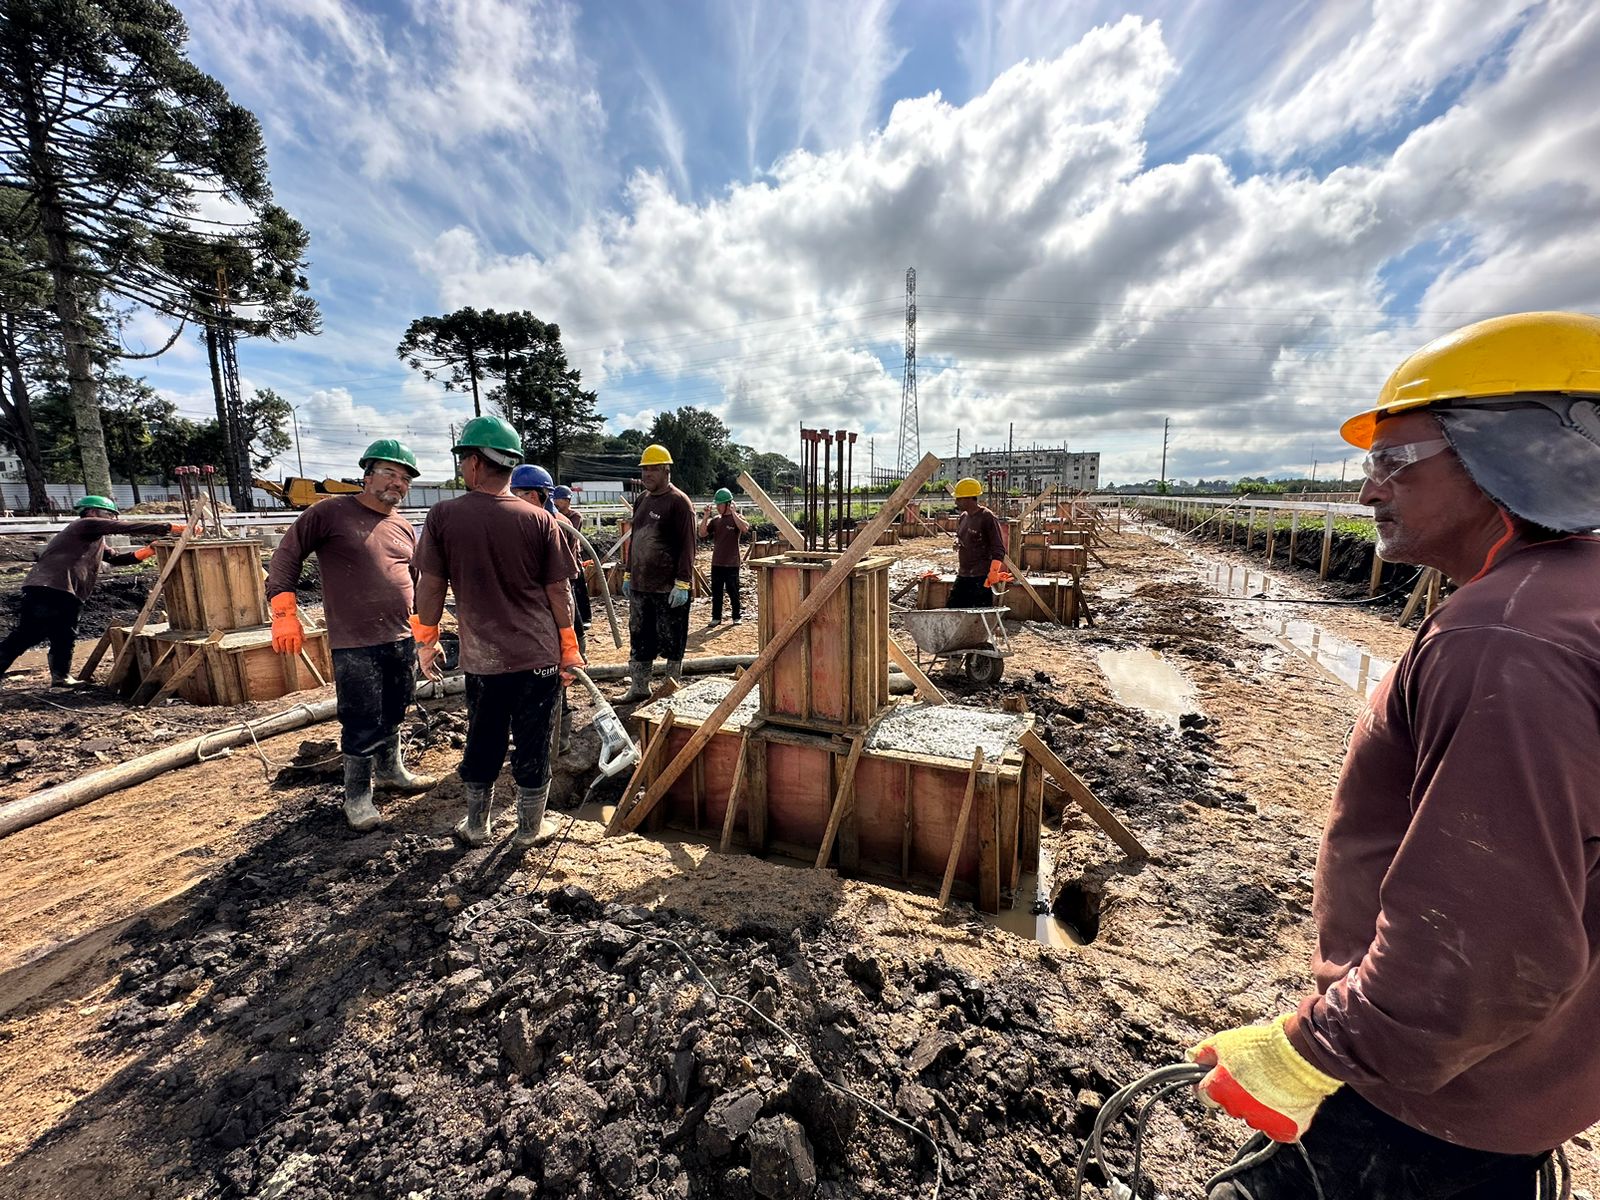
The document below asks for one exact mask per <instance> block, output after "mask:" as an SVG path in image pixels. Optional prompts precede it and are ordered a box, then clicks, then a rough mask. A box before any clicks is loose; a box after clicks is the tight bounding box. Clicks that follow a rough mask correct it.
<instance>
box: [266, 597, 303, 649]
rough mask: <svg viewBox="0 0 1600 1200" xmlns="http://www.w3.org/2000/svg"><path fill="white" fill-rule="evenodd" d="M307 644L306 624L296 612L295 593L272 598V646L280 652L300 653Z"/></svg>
mask: <svg viewBox="0 0 1600 1200" xmlns="http://www.w3.org/2000/svg"><path fill="white" fill-rule="evenodd" d="M305 644H306V631H305V626H303V625H301V624H300V618H299V617H298V616H297V615H296V614H295V605H294V593H293V592H279V593H278V594H277V595H276V596H274V597H273V598H272V648H273V649H274V650H276V651H277V652H278V653H279V654H299V653H300V651H301V649H302V648H303V647H304V646H305Z"/></svg>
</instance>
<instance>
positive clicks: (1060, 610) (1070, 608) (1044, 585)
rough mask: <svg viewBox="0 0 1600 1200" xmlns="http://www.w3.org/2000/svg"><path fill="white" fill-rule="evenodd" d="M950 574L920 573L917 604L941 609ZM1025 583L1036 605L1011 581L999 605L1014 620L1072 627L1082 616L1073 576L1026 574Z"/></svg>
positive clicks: (1079, 590) (1077, 583) (1078, 585)
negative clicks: (1031, 589)
mask: <svg viewBox="0 0 1600 1200" xmlns="http://www.w3.org/2000/svg"><path fill="white" fill-rule="evenodd" d="M955 581H956V577H955V576H954V575H924V576H923V577H922V578H921V579H919V580H917V607H918V608H943V607H944V606H945V603H946V602H947V601H948V600H949V599H950V589H951V588H952V587H954V586H955ZM1028 583H1029V585H1030V586H1031V587H1032V588H1033V591H1034V593H1035V594H1036V595H1037V596H1038V598H1039V600H1042V601H1043V602H1044V607H1042V608H1041V607H1040V605H1039V602H1038V601H1036V600H1035V599H1034V597H1033V595H1030V594H1029V593H1028V589H1027V588H1024V587H1018V586H1016V585H1015V584H1013V585H1012V586H1011V587H1008V588H1007V589H1006V592H1005V596H1004V597H1003V598H1002V603H1001V607H1003V608H1004V609H1005V610H1006V614H1007V615H1008V616H1010V617H1013V618H1015V619H1016V620H1018V621H1049V620H1051V619H1054V620H1057V621H1060V622H1061V623H1062V624H1063V625H1070V626H1076V625H1077V624H1078V623H1079V622H1080V621H1081V620H1082V619H1083V616H1084V611H1085V605H1084V603H1083V587H1082V584H1081V582H1080V581H1079V579H1078V578H1077V577H1076V576H1073V575H1063V576H1046V575H1030V576H1028Z"/></svg>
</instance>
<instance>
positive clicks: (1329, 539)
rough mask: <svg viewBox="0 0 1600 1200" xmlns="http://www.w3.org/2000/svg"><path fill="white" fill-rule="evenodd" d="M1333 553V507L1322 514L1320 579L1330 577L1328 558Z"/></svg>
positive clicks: (1318, 573)
mask: <svg viewBox="0 0 1600 1200" xmlns="http://www.w3.org/2000/svg"><path fill="white" fill-rule="evenodd" d="M1332 555H1333V509H1331V508H1330V509H1329V510H1328V511H1327V512H1325V513H1323V514H1322V566H1321V568H1320V569H1319V570H1318V571H1317V578H1318V579H1326V578H1327V577H1328V560H1329V559H1330V558H1331V557H1332Z"/></svg>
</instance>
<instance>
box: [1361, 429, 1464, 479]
mask: <svg viewBox="0 0 1600 1200" xmlns="http://www.w3.org/2000/svg"><path fill="white" fill-rule="evenodd" d="M1449 448H1450V443H1449V442H1447V441H1445V439H1444V438H1429V439H1428V440H1427V441H1425V442H1406V443H1404V444H1403V445H1399V446H1385V447H1384V448H1383V449H1381V450H1369V451H1367V453H1366V456H1365V457H1364V458H1362V460H1361V473H1362V474H1363V475H1365V476H1366V477H1367V478H1368V479H1370V480H1371V481H1372V482H1373V483H1375V484H1378V485H1379V486H1380V487H1381V486H1382V485H1383V484H1386V483H1388V482H1389V480H1391V479H1393V478H1394V477H1395V476H1396V475H1398V474H1399V473H1400V472H1401V471H1404V470H1405V469H1406V468H1407V467H1409V466H1410V465H1411V464H1412V463H1419V462H1421V461H1422V460H1423V459H1425V458H1432V457H1433V456H1434V455H1435V454H1438V453H1439V452H1440V451H1441V450H1448V449H1449Z"/></svg>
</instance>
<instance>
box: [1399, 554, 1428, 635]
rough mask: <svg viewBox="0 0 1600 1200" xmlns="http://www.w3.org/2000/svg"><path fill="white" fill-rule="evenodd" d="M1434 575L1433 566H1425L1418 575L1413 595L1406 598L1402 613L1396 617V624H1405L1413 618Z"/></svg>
mask: <svg viewBox="0 0 1600 1200" xmlns="http://www.w3.org/2000/svg"><path fill="white" fill-rule="evenodd" d="M1432 575H1433V568H1432V567H1424V568H1423V570H1422V574H1420V575H1418V576H1417V586H1416V587H1414V588H1412V589H1411V595H1410V596H1409V597H1407V599H1406V606H1405V607H1404V608H1402V609H1401V610H1400V615H1399V616H1398V617H1396V618H1395V619H1394V623H1395V624H1396V625H1404V624H1405V623H1406V622H1407V621H1409V620H1411V617H1412V614H1413V613H1415V612H1416V611H1417V605H1419V604H1421V603H1422V597H1423V596H1424V595H1425V594H1426V593H1427V590H1428V582H1429V579H1430V577H1431V576H1432Z"/></svg>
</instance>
